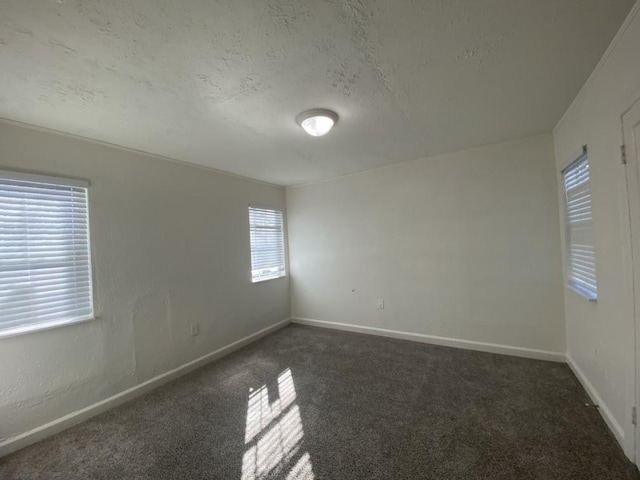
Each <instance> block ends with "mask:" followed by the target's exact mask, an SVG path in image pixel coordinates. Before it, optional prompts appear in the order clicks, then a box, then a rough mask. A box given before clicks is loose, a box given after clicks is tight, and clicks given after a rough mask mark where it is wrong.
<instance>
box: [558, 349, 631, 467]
mask: <svg viewBox="0 0 640 480" xmlns="http://www.w3.org/2000/svg"><path fill="white" fill-rule="evenodd" d="M567 363H568V364H569V367H570V368H571V370H573V373H574V374H575V376H576V377H577V378H578V380H579V381H580V383H581V384H582V386H583V387H584V389H585V390H586V391H587V394H588V395H589V397H590V398H591V401H592V402H593V404H594V405H597V406H598V411H599V412H600V415H602V418H603V419H604V421H605V423H606V424H607V426H608V427H609V430H611V432H612V433H613V435H614V436H615V437H616V440H618V443H619V444H620V446H621V447H622V448H623V450H625V453H626V454H627V456H629V452H628V451H627V446H626V445H625V434H624V429H623V428H622V426H621V425H620V424H619V423H618V422H617V420H616V419H615V418H614V416H613V414H612V413H611V410H609V407H607V404H606V403H604V401H603V400H602V398H601V397H600V395H599V394H598V391H597V390H596V389H595V387H594V386H593V385H592V384H591V382H590V381H589V379H588V378H587V376H586V375H585V374H584V372H583V371H582V370H581V369H580V367H578V364H577V363H576V362H575V361H574V360H573V358H571V355H569V354H568V353H567Z"/></svg>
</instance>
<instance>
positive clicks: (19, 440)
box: [0, 318, 291, 457]
mask: <svg viewBox="0 0 640 480" xmlns="http://www.w3.org/2000/svg"><path fill="white" fill-rule="evenodd" d="M290 322H291V320H290V319H288V318H287V319H285V320H282V321H280V322H278V323H276V324H274V325H271V326H270V327H267V328H263V329H262V330H260V331H258V332H256V333H253V334H251V335H249V336H247V337H244V338H241V339H240V340H236V341H235V342H233V343H230V344H229V345H226V346H224V347H222V348H219V349H218V350H216V351H214V352H211V353H208V354H206V355H204V356H202V357H200V358H197V359H195V360H192V361H191V362H189V363H185V364H184V365H181V366H180V367H178V368H174V369H173V370H169V371H168V372H165V373H163V374H161V375H158V376H157V377H154V378H152V379H150V380H147V381H146V382H143V383H141V384H139V385H136V386H134V387H131V388H129V389H127V390H124V391H122V392H120V393H117V394H116V395H113V396H112V397H109V398H106V399H104V400H102V401H100V402H98V403H94V404H93V405H89V406H88V407H85V408H83V409H80V410H76V411H75V412H72V413H70V414H68V415H65V416H64V417H60V418H58V419H56V420H53V421H52V422H49V423H47V424H45V425H42V426H40V427H37V428H34V429H33V430H29V431H27V432H25V433H22V434H20V435H18V436H15V437H11V438H9V439H7V440H5V441H3V442H0V457H3V456H5V455H8V454H10V453H12V452H15V451H16V450H19V449H21V448H24V447H26V446H28V445H31V444H33V443H36V442H38V441H40V440H43V439H45V438H47V437H50V436H51V435H55V434H56V433H59V432H61V431H63V430H66V429H68V428H70V427H73V426H74V425H77V424H79V423H81V422H84V421H85V420H87V419H89V418H91V417H94V416H96V415H99V414H100V413H103V412H106V411H108V410H111V409H112V408H115V407H117V406H118V405H122V404H123V403H126V402H128V401H129V400H132V399H134V398H136V397H139V396H140V395H143V394H145V393H147V392H149V391H151V390H154V389H156V388H158V387H159V386H161V385H163V384H165V383H168V382H170V381H171V380H174V379H176V378H178V377H181V376H182V375H185V374H187V373H189V372H191V371H193V370H195V369H197V368H199V367H201V366H203V365H206V364H207V363H210V362H212V361H214V360H217V359H219V358H221V357H224V356H225V355H228V354H230V353H232V352H234V351H235V350H238V349H239V348H242V347H244V346H245V345H248V344H250V343H252V342H255V341H256V340H258V339H260V338H262V337H264V336H266V335H268V334H270V333H272V332H275V331H276V330H279V329H280V328H283V327H285V326H286V325H288V324H289V323H290Z"/></svg>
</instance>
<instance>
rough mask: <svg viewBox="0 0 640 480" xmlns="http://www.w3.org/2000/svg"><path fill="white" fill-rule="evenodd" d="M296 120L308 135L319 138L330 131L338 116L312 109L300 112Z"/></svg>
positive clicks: (329, 111) (330, 112)
mask: <svg viewBox="0 0 640 480" xmlns="http://www.w3.org/2000/svg"><path fill="white" fill-rule="evenodd" d="M296 120H297V122H298V124H299V125H300V126H301V127H302V128H304V131H305V132H307V133H308V134H309V135H311V136H312V137H321V136H322V135H326V134H327V133H329V132H330V131H331V129H332V128H333V126H334V125H335V124H336V122H337V121H338V114H337V113H336V112H332V111H331V110H326V109H324V108H314V109H313V110H307V111H306V112H302V113H301V114H300V115H298V118H296Z"/></svg>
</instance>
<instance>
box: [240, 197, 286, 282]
mask: <svg viewBox="0 0 640 480" xmlns="http://www.w3.org/2000/svg"><path fill="white" fill-rule="evenodd" d="M254 210H262V211H268V212H277V213H278V214H280V226H279V232H280V236H281V242H282V245H281V251H280V255H281V256H282V264H281V265H280V264H277V265H273V266H272V267H266V268H262V269H257V268H254V259H255V254H254V251H255V248H256V245H255V244H254V240H255V236H254V228H255V227H254V224H253V221H252V220H253V211H254ZM248 212H249V244H250V245H249V248H250V262H251V269H250V272H249V274H250V277H251V283H261V282H266V281H267V280H275V279H277V278H284V277H286V276H287V254H286V232H285V215H284V211H283V210H282V209H280V208H275V207H268V206H264V205H253V204H251V205H249V210H248ZM256 270H262V273H256ZM268 270H271V271H272V274H269V272H268Z"/></svg>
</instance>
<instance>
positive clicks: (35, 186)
mask: <svg viewBox="0 0 640 480" xmlns="http://www.w3.org/2000/svg"><path fill="white" fill-rule="evenodd" d="M28 178H29V176H28V175H25V176H24V179H21V178H20V176H18V175H15V174H10V173H6V174H3V172H0V333H3V334H6V333H7V332H9V333H11V332H15V333H20V332H21V331H23V330H24V329H25V327H32V326H36V325H41V326H46V325H54V324H60V323H67V322H72V321H79V320H85V319H87V318H91V317H92V316H93V295H92V281H91V254H90V248H89V213H88V203H87V188H86V187H82V186H75V185H61V184H56V183H54V182H55V180H54V179H51V181H50V182H47V180H46V179H45V178H44V177H34V178H37V180H29V179H28Z"/></svg>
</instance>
